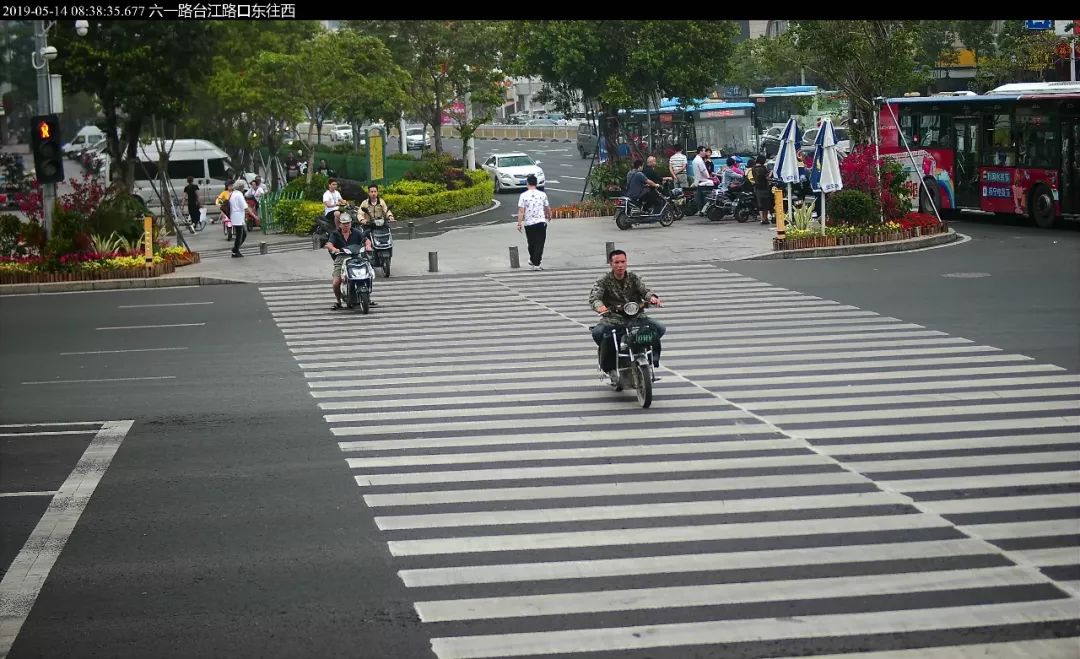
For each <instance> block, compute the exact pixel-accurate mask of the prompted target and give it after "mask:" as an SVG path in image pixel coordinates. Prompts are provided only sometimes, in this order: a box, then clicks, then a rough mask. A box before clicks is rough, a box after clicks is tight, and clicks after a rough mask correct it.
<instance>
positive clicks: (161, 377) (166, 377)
mask: <svg viewBox="0 0 1080 659" xmlns="http://www.w3.org/2000/svg"><path fill="white" fill-rule="evenodd" d="M175 379H176V376H175V375H154V376H148V377H141V378H104V379H101V380H44V381H41V382H23V383H22V384H83V383H86V382H127V381H131V380H175Z"/></svg>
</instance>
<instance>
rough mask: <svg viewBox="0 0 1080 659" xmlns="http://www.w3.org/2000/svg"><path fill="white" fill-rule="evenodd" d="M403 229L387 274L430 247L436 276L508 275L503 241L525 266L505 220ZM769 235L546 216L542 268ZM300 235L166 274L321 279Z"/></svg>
mask: <svg viewBox="0 0 1080 659" xmlns="http://www.w3.org/2000/svg"><path fill="white" fill-rule="evenodd" d="M494 212H496V213H498V212H499V211H494ZM399 225H400V223H399ZM215 228H217V225H212V226H211V227H209V228H207V229H206V230H205V231H203V232H201V233H200V234H197V235H196V236H194V237H192V236H190V234H189V235H186V236H185V238H186V239H188V241H189V243H190V244H191V246H192V248H193V249H194V250H195V251H198V250H199V249H200V247H202V246H203V245H205V246H207V248H209V249H215V250H217V249H219V248H221V247H225V246H226V243H225V239H224V237H223V235H222V232H221V230H220V228H217V230H216V231H215V230H214V229H215ZM403 233H404V231H402V230H401V227H400V226H399V227H397V236H398V237H397V238H396V240H395V244H394V259H393V272H392V274H394V276H403V277H404V276H414V275H427V274H429V273H428V252H438V254H439V273H441V274H444V275H455V274H473V273H482V272H510V271H511V270H510V259H509V248H510V247H511V246H516V247H517V248H518V252H519V254H520V263H521V265H522V266H523V267H524V268H525V269H528V249H527V246H526V242H525V236H524V234H520V233H518V231H517V230H516V228H515V227H514V225H513V224H495V225H491V226H480V227H470V228H464V229H454V230H452V231H449V232H447V233H445V234H442V235H440V236H435V237H430V238H418V239H415V240H402V239H401V238H400V236H401V235H402V234H403ZM774 235H775V232H774V231H773V230H772V228H771V227H764V226H762V225H760V224H758V223H750V222H747V223H746V224H738V223H735V222H731V221H723V222H708V221H706V220H704V219H703V218H686V219H683V220H681V221H678V222H676V223H675V224H674V225H672V226H671V227H661V226H659V225H643V226H635V227H634V228H632V229H630V230H628V231H620V230H619V229H618V228H616V226H615V222H614V221H613V219H612V218H610V217H606V218H576V219H562V220H553V221H552V222H551V224H550V225H549V226H548V238H547V245H546V247H545V249H544V260H543V263H542V265H543V266H544V268H545V269H549V270H566V269H573V268H583V267H594V266H603V265H604V262H605V258H606V257H605V245H606V243H607V242H614V243H615V245H616V247H618V248H620V249H625V250H626V251H627V252H628V254H629V255H630V260H631V263H634V264H639V265H644V264H665V263H687V262H697V261H733V260H739V259H745V258H748V257H751V256H754V255H757V254H762V253H765V252H769V251H771V250H772V238H773V236H774ZM262 240H266V241H267V242H268V243H270V244H274V245H281V244H286V243H291V244H292V245H295V246H298V247H300V246H303V247H306V249H305V248H300V249H295V250H294V251H287V252H273V251H271V253H270V254H266V255H259V254H258V252H259V242H260V241H262ZM305 240H307V239H303V238H299V239H298V237H296V236H286V237H278V236H270V237H268V238H263V237H262V236H261V234H255V233H252V234H250V235H249V236H248V240H247V243H245V245H244V248H243V250H242V251H243V252H244V253H245V254H246V255H247V257H245V258H243V259H233V258H228V257H226V258H214V259H205V260H204V261H203V262H202V263H198V264H195V265H191V266H185V267H183V268H180V269H178V270H177V272H176V274H175V275H171V276H173V277H181V276H205V277H215V278H223V279H234V280H237V281H245V282H275V281H303V280H311V279H326V278H327V277H328V276H329V274H330V258H329V257H328V256H327V255H326V254H325V252H323V251H313V250H311V249H310V241H309V240H307V242H306V243H305ZM268 247H269V245H268Z"/></svg>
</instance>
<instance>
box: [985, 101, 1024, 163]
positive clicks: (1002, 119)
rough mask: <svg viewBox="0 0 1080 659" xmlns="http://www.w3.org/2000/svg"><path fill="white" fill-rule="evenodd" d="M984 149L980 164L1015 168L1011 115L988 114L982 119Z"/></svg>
mask: <svg viewBox="0 0 1080 659" xmlns="http://www.w3.org/2000/svg"><path fill="white" fill-rule="evenodd" d="M983 133H984V136H985V137H984V139H985V140H986V141H985V145H986V148H985V149H984V150H983V157H982V164H983V165H984V166H989V167H1016V147H1015V146H1014V143H1013V125H1012V115H1009V114H988V115H985V116H984V117H983Z"/></svg>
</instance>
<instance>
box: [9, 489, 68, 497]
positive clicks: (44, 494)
mask: <svg viewBox="0 0 1080 659" xmlns="http://www.w3.org/2000/svg"><path fill="white" fill-rule="evenodd" d="M54 494H56V490H47V491H44V492H0V499H2V498H7V497H51V496H52V495H54Z"/></svg>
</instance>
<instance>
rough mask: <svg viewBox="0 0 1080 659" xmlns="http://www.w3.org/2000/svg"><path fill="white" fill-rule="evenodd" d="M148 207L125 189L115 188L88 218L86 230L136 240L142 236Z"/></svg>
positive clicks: (111, 189)
mask: <svg viewBox="0 0 1080 659" xmlns="http://www.w3.org/2000/svg"><path fill="white" fill-rule="evenodd" d="M145 213H146V207H145V206H144V205H143V204H142V201H141V200H140V199H138V198H136V197H134V196H132V195H129V194H128V193H127V192H126V191H125V190H124V189H123V188H119V187H113V188H110V190H109V191H108V192H107V193H106V195H105V197H104V198H103V199H102V200H101V203H100V204H98V207H97V208H95V209H94V211H93V212H92V213H90V216H89V217H88V218H87V222H86V230H87V231H89V232H91V233H97V234H101V235H106V236H107V235H111V234H113V233H117V234H120V235H121V236H124V237H126V238H129V239H132V240H134V239H135V238H137V237H138V236H139V235H141V234H142V230H143V226H142V218H143V216H144V215H145Z"/></svg>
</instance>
